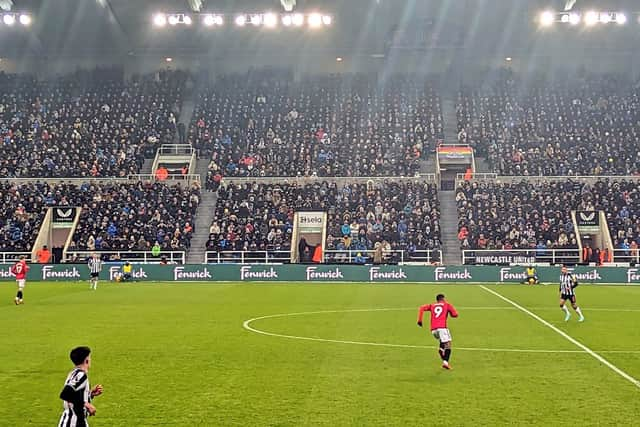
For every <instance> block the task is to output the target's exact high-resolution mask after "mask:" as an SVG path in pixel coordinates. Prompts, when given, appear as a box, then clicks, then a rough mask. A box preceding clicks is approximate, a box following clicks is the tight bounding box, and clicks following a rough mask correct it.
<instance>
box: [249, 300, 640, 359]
mask: <svg viewBox="0 0 640 427" xmlns="http://www.w3.org/2000/svg"><path fill="white" fill-rule="evenodd" d="M458 308H462V307H458ZM469 308H470V307H467V309H469ZM475 308H477V309H502V308H508V309H513V310H515V308H512V307H475ZM403 310H409V309H408V308H365V309H352V310H323V311H304V312H298V313H282V314H270V315H267V316H260V317H254V318H253V319H249V320H245V321H244V322H243V324H242V327H243V328H244V329H246V330H248V331H250V332H254V333H257V334H260V335H266V336H270V337H277V338H287V339H293V340H302V341H315V342H327V343H334V344H351V345H365V346H372V347H393V348H418V349H425V348H426V349H430V350H431V349H433V348H435V347H434V346H426V345H411V344H391V343H377V342H368V341H349V340H335V339H328V338H316V337H302V336H297V335H286V334H278V333H275V332H268V331H263V330H261V329H256V328H254V327H253V326H251V323H253V322H256V321H258V320H264V319H274V318H278V317H293V316H305V315H310V314H326V313H365V312H376V311H403ZM411 310H413V308H411ZM455 349H456V350H463V351H483V352H494V353H498V352H500V353H503V352H507V353H547V354H548V353H573V354H576V353H578V354H584V353H586V352H585V351H584V350H543V349H518V348H486V347H456V348H455ZM607 353H623V354H635V353H638V354H640V351H636V350H629V351H626V350H610V351H607Z"/></svg>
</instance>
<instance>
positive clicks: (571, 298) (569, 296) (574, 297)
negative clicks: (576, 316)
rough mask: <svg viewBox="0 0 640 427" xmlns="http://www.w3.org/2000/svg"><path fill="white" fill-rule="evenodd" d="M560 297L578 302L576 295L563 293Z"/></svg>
mask: <svg viewBox="0 0 640 427" xmlns="http://www.w3.org/2000/svg"><path fill="white" fill-rule="evenodd" d="M560 299H563V300H569V301H571V302H573V303H575V302H576V296H575V295H567V294H562V295H560Z"/></svg>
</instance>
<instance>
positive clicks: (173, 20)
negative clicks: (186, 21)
mask: <svg viewBox="0 0 640 427" xmlns="http://www.w3.org/2000/svg"><path fill="white" fill-rule="evenodd" d="M169 25H178V17H177V16H176V15H170V16H169Z"/></svg>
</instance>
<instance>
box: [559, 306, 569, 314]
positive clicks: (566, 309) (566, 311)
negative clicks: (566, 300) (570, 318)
mask: <svg viewBox="0 0 640 427" xmlns="http://www.w3.org/2000/svg"><path fill="white" fill-rule="evenodd" d="M560 308H561V309H562V311H564V312H565V313H567V314H569V309H568V308H567V306H566V305H563V306H562V307H560Z"/></svg>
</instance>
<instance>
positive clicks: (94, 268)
mask: <svg viewBox="0 0 640 427" xmlns="http://www.w3.org/2000/svg"><path fill="white" fill-rule="evenodd" d="M87 265H88V266H89V271H90V272H91V273H100V272H101V271H102V260H101V259H100V258H90V259H89V263H88V264H87Z"/></svg>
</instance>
